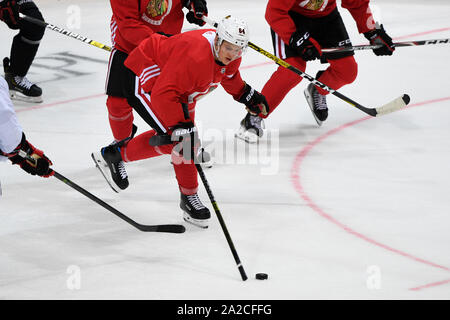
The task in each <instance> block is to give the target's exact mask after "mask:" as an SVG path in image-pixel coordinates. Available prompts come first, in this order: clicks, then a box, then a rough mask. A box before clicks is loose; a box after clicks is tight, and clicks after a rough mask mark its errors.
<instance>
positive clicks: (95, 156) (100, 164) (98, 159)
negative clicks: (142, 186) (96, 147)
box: [91, 152, 121, 193]
mask: <svg viewBox="0 0 450 320" xmlns="http://www.w3.org/2000/svg"><path fill="white" fill-rule="evenodd" d="M91 158H92V160H94V163H95V166H96V167H97V169H98V171H100V173H101V174H102V176H103V178H105V180H106V182H107V183H108V185H109V186H110V187H111V189H113V191H114V192H116V193H119V192H120V190H121V189H120V188H119V187H117V186H116V185H115V184H114V182H113V181H112V179H111V177H110V175H109V174H108V173H106V172H105V171H106V170H108V171H109V168H108V165H106V163H105V162H104V161H103V160H102V155H101V154H100V152H95V153H91Z"/></svg>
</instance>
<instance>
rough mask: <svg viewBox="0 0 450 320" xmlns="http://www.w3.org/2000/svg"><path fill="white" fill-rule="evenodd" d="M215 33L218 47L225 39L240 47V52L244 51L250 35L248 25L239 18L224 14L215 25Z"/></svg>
mask: <svg viewBox="0 0 450 320" xmlns="http://www.w3.org/2000/svg"><path fill="white" fill-rule="evenodd" d="M216 35H217V47H218V48H220V46H221V45H222V42H223V41H224V40H225V41H227V42H230V43H232V44H234V45H237V46H239V47H241V48H242V53H244V52H245V51H246V49H247V46H248V41H249V36H250V35H249V31H248V25H247V23H246V22H245V21H243V20H241V19H238V18H234V17H231V16H226V17H225V18H223V19H222V21H221V22H220V23H219V25H218V26H217V29H216ZM218 48H217V49H216V48H215V50H218ZM216 54H217V52H216Z"/></svg>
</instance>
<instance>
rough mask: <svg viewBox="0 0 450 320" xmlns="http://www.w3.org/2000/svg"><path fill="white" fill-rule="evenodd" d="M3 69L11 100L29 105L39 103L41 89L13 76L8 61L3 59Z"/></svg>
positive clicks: (25, 79)
mask: <svg viewBox="0 0 450 320" xmlns="http://www.w3.org/2000/svg"><path fill="white" fill-rule="evenodd" d="M3 69H4V71H5V80H6V82H7V83H8V86H9V95H10V97H11V99H12V100H16V101H24V102H30V103H41V102H42V101H43V100H42V89H41V88H39V87H38V86H37V85H36V84H34V83H32V82H31V81H30V80H28V79H27V77H21V76H18V75H14V74H13V73H12V72H11V71H10V67H9V59H8V58H4V59H3Z"/></svg>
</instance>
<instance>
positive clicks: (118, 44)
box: [110, 0, 184, 53]
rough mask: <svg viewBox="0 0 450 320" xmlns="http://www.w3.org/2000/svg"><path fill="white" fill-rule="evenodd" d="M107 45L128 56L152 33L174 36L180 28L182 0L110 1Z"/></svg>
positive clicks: (182, 16) (181, 23)
mask: <svg viewBox="0 0 450 320" xmlns="http://www.w3.org/2000/svg"><path fill="white" fill-rule="evenodd" d="M110 2H111V9H112V12H113V16H112V18H111V42H112V44H113V46H114V47H115V48H117V49H118V50H120V51H123V52H125V53H130V52H131V50H133V49H134V48H136V47H137V46H138V44H139V43H141V41H142V40H144V39H145V38H147V37H148V36H150V35H151V34H152V33H154V32H164V33H167V34H178V33H180V32H181V28H182V27H183V20H184V13H183V10H182V9H183V2H184V0H111V1H110Z"/></svg>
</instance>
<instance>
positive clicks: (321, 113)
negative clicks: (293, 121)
mask: <svg viewBox="0 0 450 320" xmlns="http://www.w3.org/2000/svg"><path fill="white" fill-rule="evenodd" d="M304 92H305V97H306V101H307V102H308V105H309V108H310V109H311V112H312V114H313V116H314V119H316V122H317V124H318V125H319V126H321V125H322V122H323V121H325V120H326V119H327V117H328V107H327V96H325V95H321V94H320V93H319V92H318V91H317V89H316V87H315V85H314V84H313V83H310V84H309V85H308V87H307V88H306V89H305V91H304Z"/></svg>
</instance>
